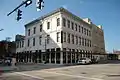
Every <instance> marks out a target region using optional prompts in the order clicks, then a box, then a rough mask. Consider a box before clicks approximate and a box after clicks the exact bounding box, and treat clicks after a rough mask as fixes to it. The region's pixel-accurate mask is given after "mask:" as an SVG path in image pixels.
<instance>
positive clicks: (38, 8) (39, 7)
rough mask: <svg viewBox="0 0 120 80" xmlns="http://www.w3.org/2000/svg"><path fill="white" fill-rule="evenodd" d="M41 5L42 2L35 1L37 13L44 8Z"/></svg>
mask: <svg viewBox="0 0 120 80" xmlns="http://www.w3.org/2000/svg"><path fill="white" fill-rule="evenodd" d="M43 4H44V1H43V0H36V6H37V11H40V10H41V9H42V8H43V7H44V5H43Z"/></svg>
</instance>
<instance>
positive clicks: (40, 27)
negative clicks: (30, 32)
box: [40, 24, 43, 32]
mask: <svg viewBox="0 0 120 80" xmlns="http://www.w3.org/2000/svg"><path fill="white" fill-rule="evenodd" d="M42 27H43V26H42V24H41V25H40V32H42Z"/></svg>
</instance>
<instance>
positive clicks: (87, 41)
mask: <svg viewBox="0 0 120 80" xmlns="http://www.w3.org/2000/svg"><path fill="white" fill-rule="evenodd" d="M87 47H89V39H87Z"/></svg>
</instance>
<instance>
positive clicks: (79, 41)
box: [79, 37, 81, 45]
mask: <svg viewBox="0 0 120 80" xmlns="http://www.w3.org/2000/svg"><path fill="white" fill-rule="evenodd" d="M79 45H81V37H79Z"/></svg>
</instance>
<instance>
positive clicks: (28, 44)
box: [27, 39, 30, 47]
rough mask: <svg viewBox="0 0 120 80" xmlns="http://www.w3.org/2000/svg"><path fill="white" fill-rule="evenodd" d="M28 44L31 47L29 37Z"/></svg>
mask: <svg viewBox="0 0 120 80" xmlns="http://www.w3.org/2000/svg"><path fill="white" fill-rule="evenodd" d="M27 46H28V47H29V46H30V40H29V39H28V43H27Z"/></svg>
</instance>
